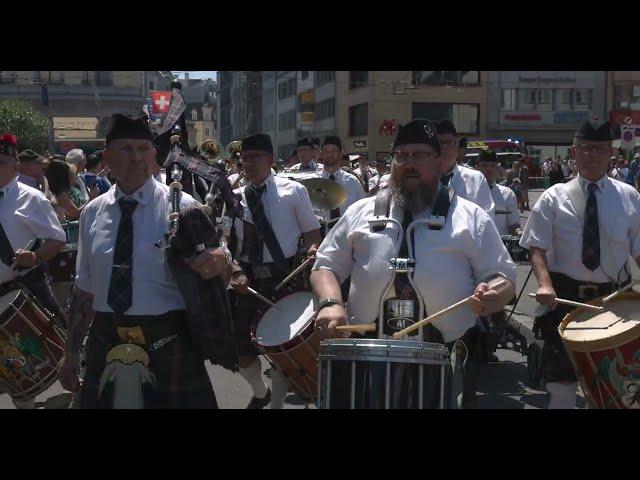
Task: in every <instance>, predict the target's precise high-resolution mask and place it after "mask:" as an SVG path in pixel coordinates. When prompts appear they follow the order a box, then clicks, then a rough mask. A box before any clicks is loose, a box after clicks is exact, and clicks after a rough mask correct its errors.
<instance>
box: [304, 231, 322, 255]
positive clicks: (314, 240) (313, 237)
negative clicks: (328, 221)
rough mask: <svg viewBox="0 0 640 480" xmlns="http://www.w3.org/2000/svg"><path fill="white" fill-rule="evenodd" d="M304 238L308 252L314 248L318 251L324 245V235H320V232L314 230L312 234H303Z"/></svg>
mask: <svg viewBox="0 0 640 480" xmlns="http://www.w3.org/2000/svg"><path fill="white" fill-rule="evenodd" d="M302 238H303V240H304V246H305V248H306V249H307V250H309V249H310V248H312V247H315V248H316V249H317V248H318V247H319V246H320V244H321V243H322V235H320V230H312V231H311V232H307V233H303V234H302Z"/></svg>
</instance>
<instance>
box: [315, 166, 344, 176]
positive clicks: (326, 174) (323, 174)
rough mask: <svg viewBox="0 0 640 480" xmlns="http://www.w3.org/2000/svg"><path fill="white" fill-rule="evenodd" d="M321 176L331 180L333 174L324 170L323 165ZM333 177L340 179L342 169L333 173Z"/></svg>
mask: <svg viewBox="0 0 640 480" xmlns="http://www.w3.org/2000/svg"><path fill="white" fill-rule="evenodd" d="M319 173H320V175H322V176H323V177H324V178H329V175H332V174H331V173H329V172H328V171H327V169H326V168H324V165H322V168H321V169H320V171H319ZM333 175H334V176H335V177H336V178H338V177H339V176H340V175H342V168H338V170H336V171H335V172H333Z"/></svg>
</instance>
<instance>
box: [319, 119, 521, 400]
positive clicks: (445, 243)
mask: <svg viewBox="0 0 640 480" xmlns="http://www.w3.org/2000/svg"><path fill="white" fill-rule="evenodd" d="M392 148H393V163H392V167H391V176H390V179H389V186H388V188H385V187H382V188H381V190H380V192H379V193H378V194H376V196H374V197H368V198H365V199H363V200H360V201H358V202H356V203H355V204H353V205H352V206H351V207H349V208H348V209H347V211H346V212H345V214H344V215H343V216H342V217H341V218H340V220H339V221H338V223H337V224H336V225H335V227H334V228H333V229H332V230H331V232H330V233H329V234H328V235H327V237H326V238H325V240H324V242H323V243H322V245H321V246H320V248H319V250H318V253H317V255H316V258H317V260H316V263H315V265H314V267H313V272H312V274H311V284H312V287H313V291H314V293H315V294H316V296H317V298H318V300H319V313H318V316H317V320H316V327H317V328H318V329H319V330H320V331H321V333H322V334H323V336H325V337H335V336H338V335H336V334H337V333H338V332H337V331H336V327H337V326H339V325H344V324H346V323H347V319H346V314H345V310H344V307H343V302H342V301H341V300H340V299H341V296H340V294H341V292H340V283H341V282H342V281H344V279H346V278H347V277H349V276H351V289H350V291H349V297H348V303H349V320H350V323H358V324H367V323H377V322H382V325H383V331H384V332H385V335H390V334H392V333H394V332H395V331H398V330H401V329H402V328H403V326H400V322H392V320H396V319H397V318H398V316H396V315H395V313H394V312H393V309H394V306H393V305H394V303H393V302H395V305H400V303H399V302H406V303H403V304H402V305H403V307H402V308H403V311H402V312H401V315H400V316H401V317H403V318H402V320H403V322H401V323H404V326H408V325H409V324H413V323H415V322H416V321H418V320H421V319H422V318H424V317H426V316H427V315H429V314H433V313H436V312H438V311H440V310H442V309H444V308H446V307H448V306H450V305H452V304H454V303H456V302H458V301H459V300H461V299H463V298H465V297H468V296H471V295H473V298H472V303H471V304H470V305H469V306H465V307H463V308H461V309H458V310H454V311H452V312H450V313H448V314H445V315H443V316H442V317H441V318H439V319H437V320H434V322H433V323H432V324H431V325H432V326H428V327H425V328H424V329H423V330H424V336H425V338H424V340H425V341H433V342H437V343H444V344H446V345H447V347H448V348H449V349H450V350H451V349H453V347H454V344H455V343H456V341H457V340H462V341H463V342H464V344H465V345H466V350H467V351H468V352H469V354H468V357H467V358H468V361H467V363H466V365H467V367H465V368H468V369H469V370H468V374H467V373H465V376H464V395H463V397H464V399H463V402H462V403H463V406H465V407H469V408H472V407H473V406H474V405H475V386H474V380H473V378H474V375H473V368H472V365H473V363H474V352H473V345H474V337H475V330H476V328H475V325H476V319H475V316H476V315H479V314H483V315H488V314H491V313H493V312H497V311H499V310H500V309H502V308H503V307H504V305H506V303H507V302H508V301H509V300H510V299H511V298H512V296H513V292H514V290H515V287H514V284H515V280H516V267H515V264H514V263H513V261H512V260H511V257H510V256H509V253H508V252H507V249H506V248H505V246H504V244H503V243H502V239H501V238H500V235H499V233H498V231H497V229H496V227H495V224H494V222H493V221H492V219H491V217H489V215H488V214H487V213H486V212H485V211H483V209H482V208H480V207H478V206H477V205H476V204H474V203H472V202H470V201H468V200H465V199H464V198H462V197H460V196H458V195H455V194H454V195H450V194H449V190H448V189H446V188H444V187H443V186H442V184H441V183H440V175H441V171H442V170H441V169H442V163H443V158H442V157H441V151H440V143H439V141H438V137H437V136H436V128H435V125H434V124H433V123H431V122H429V121H428V120H422V119H417V120H413V121H411V122H409V123H408V124H406V125H404V126H402V127H400V129H399V131H398V134H397V137H396V139H395V142H394V144H393V147H392ZM379 205H385V208H382V209H380V208H379V207H378V206H379ZM380 210H384V211H385V212H386V213H385V212H381V211H380ZM380 213H382V215H379V214H380ZM376 218H378V219H379V218H392V219H394V220H396V221H397V222H399V223H400V224H401V225H402V228H403V230H404V232H405V233H406V232H407V230H408V227H409V225H410V224H411V223H412V222H413V221H414V220H423V222H420V223H416V224H414V229H413V234H410V235H409V237H410V242H411V244H412V245H413V247H414V253H413V257H414V258H413V260H414V261H415V272H414V274H413V281H414V284H415V285H416V288H417V291H415V290H414V289H413V287H410V286H409V284H408V283H407V282H405V281H403V282H402V285H400V284H399V283H396V282H397V281H398V280H401V279H402V278H406V274H404V273H397V274H396V275H395V277H394V280H393V281H394V284H393V288H392V289H391V290H390V292H389V295H388V296H387V297H385V298H384V305H385V307H384V309H383V310H384V311H383V312H380V311H379V309H378V300H379V299H380V298H381V297H383V296H384V293H385V289H386V287H387V285H388V282H390V281H391V275H392V273H391V271H390V270H389V265H390V259H391V258H393V257H400V258H408V255H409V253H408V252H409V251H410V249H409V248H408V242H409V240H406V239H407V235H403V238H404V239H405V241H403V242H402V244H401V245H400V250H399V253H398V252H397V251H396V246H395V245H394V243H395V242H396V238H397V237H398V232H399V225H398V224H396V223H395V222H391V221H387V222H385V223H383V224H382V225H377V224H371V223H370V220H375V219H376ZM497 277H503V278H506V280H507V281H506V282H504V283H503V287H500V288H498V289H497V290H494V289H492V288H490V287H489V285H488V283H487V282H489V281H491V280H493V279H494V278H497ZM418 295H420V296H421V297H422V300H423V302H424V305H425V308H424V310H425V311H424V312H422V314H421V315H419V311H418V306H417V305H418V304H419V302H418ZM387 307H389V308H387ZM409 312H412V313H411V314H410V313H409ZM388 313H391V316H389V315H388ZM381 316H382V318H381ZM405 316H406V318H404V317H405ZM418 317H422V318H418ZM378 325H379V323H378ZM391 330H393V332H392V331H391ZM416 332H417V331H416ZM353 336H357V334H353ZM374 337H377V333H376V334H375V335H374ZM408 338H409V339H410V340H416V341H420V340H422V338H420V335H419V334H418V335H415V336H410V337H408ZM347 377H348V375H347ZM331 403H332V405H334V406H335V407H338V404H336V403H335V402H334V400H333V397H332V400H331Z"/></svg>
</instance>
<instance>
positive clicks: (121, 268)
mask: <svg viewBox="0 0 640 480" xmlns="http://www.w3.org/2000/svg"><path fill="white" fill-rule="evenodd" d="M118 204H119V205H120V213H121V217H120V224H119V225H118V235H117V237H116V248H115V250H114V252H113V269H112V270H111V281H110V283H109V296H108V297H107V303H108V304H109V306H110V307H111V308H112V309H113V311H114V312H116V313H118V314H123V313H124V312H126V311H127V310H128V309H129V307H130V306H131V303H132V301H133V300H132V298H133V281H132V270H133V219H132V216H133V212H134V210H135V209H136V207H137V206H138V202H137V201H136V200H132V199H127V198H121V199H120V200H119V201H118Z"/></svg>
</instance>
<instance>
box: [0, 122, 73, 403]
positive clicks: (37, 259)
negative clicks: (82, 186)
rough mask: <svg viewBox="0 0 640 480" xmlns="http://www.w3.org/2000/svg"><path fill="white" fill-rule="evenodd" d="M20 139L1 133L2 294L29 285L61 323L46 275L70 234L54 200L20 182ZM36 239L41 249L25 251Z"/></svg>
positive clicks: (0, 258)
mask: <svg viewBox="0 0 640 480" xmlns="http://www.w3.org/2000/svg"><path fill="white" fill-rule="evenodd" d="M17 144H18V139H17V138H16V137H15V136H14V135H11V134H4V135H2V136H0V294H2V295H4V294H6V293H9V292H10V291H12V290H17V289H18V288H19V287H18V286H17V284H16V283H14V282H18V283H20V284H21V285H24V286H26V287H27V288H28V289H29V290H30V291H31V293H32V294H33V295H34V296H35V297H36V299H37V300H38V301H40V303H41V304H42V305H43V306H44V307H45V308H46V309H47V310H49V312H50V313H51V314H53V315H54V316H55V317H56V321H57V322H58V323H59V324H60V325H61V326H66V318H65V316H64V314H63V313H62V310H61V309H60V306H59V305H58V302H57V301H56V299H55V297H54V296H53V293H52V292H51V288H50V287H49V284H48V283H47V281H46V278H45V268H44V262H46V261H47V260H50V259H52V258H53V257H55V256H56V255H57V254H58V252H60V250H62V248H63V247H64V246H65V244H66V239H67V237H66V235H65V233H64V230H63V229H62V226H61V225H60V222H59V221H58V218H57V217H56V214H55V212H54V211H53V207H52V206H51V203H49V201H48V200H47V198H46V197H45V196H44V194H43V193H42V192H40V191H39V190H37V189H35V188H32V187H30V186H28V185H26V184H24V183H22V182H18V178H17V175H18V157H17V155H16V148H17ZM36 239H42V240H44V243H42V245H41V246H40V247H39V248H37V249H30V250H25V249H24V248H25V247H26V245H27V244H29V243H31V242H32V241H36ZM14 404H15V405H16V407H18V408H33V407H34V405H35V399H34V398H32V399H29V400H27V401H24V402H17V401H14Z"/></svg>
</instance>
